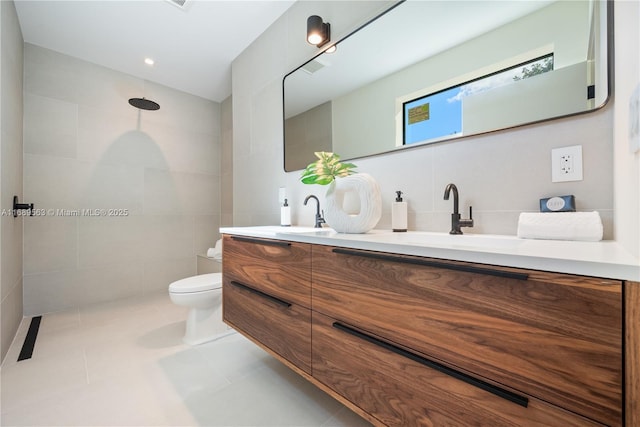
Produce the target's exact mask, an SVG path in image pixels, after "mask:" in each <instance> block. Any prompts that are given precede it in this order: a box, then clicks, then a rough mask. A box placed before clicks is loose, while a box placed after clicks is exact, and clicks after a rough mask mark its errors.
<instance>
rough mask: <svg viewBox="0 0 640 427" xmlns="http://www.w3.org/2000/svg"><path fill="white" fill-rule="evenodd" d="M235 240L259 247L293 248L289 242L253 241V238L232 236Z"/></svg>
mask: <svg viewBox="0 0 640 427" xmlns="http://www.w3.org/2000/svg"><path fill="white" fill-rule="evenodd" d="M231 238H232V239H233V240H237V241H238V242H246V243H257V244H259V245H267V246H282V247H286V246H291V243H289V242H283V241H282V240H262V239H252V238H251V237H240V236H231Z"/></svg>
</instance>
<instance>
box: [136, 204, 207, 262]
mask: <svg viewBox="0 0 640 427" xmlns="http://www.w3.org/2000/svg"><path fill="white" fill-rule="evenodd" d="M143 229H144V246H143V251H142V255H143V258H144V260H145V261H152V260H170V259H177V258H187V257H193V259H194V260H195V255H196V254H195V251H194V237H195V230H194V218H193V216H191V215H147V216H145V220H144V224H143Z"/></svg>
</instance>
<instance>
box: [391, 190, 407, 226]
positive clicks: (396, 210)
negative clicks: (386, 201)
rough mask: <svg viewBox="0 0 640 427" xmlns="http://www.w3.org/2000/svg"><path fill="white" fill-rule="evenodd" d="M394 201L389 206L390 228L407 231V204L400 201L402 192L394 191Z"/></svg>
mask: <svg viewBox="0 0 640 427" xmlns="http://www.w3.org/2000/svg"><path fill="white" fill-rule="evenodd" d="M396 194H397V197H396V201H395V202H393V203H392V204H391V228H392V229H393V231H407V202H405V201H403V200H402V191H399V190H398V191H396Z"/></svg>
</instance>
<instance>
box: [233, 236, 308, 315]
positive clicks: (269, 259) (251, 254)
mask: <svg viewBox="0 0 640 427" xmlns="http://www.w3.org/2000/svg"><path fill="white" fill-rule="evenodd" d="M223 239H224V240H223V246H222V247H223V264H222V272H223V275H224V277H225V278H229V279H230V280H235V281H237V282H239V283H242V284H245V285H247V286H250V287H252V288H254V289H258V290H260V291H262V292H265V293H267V294H269V295H273V296H275V297H278V298H281V299H284V300H286V301H289V302H291V303H295V304H300V305H302V306H304V307H307V308H310V307H311V246H310V245H309V244H304V243H295V242H286V241H283V240H269V239H257V238H253V237H242V236H228V235H225V236H224V237H223Z"/></svg>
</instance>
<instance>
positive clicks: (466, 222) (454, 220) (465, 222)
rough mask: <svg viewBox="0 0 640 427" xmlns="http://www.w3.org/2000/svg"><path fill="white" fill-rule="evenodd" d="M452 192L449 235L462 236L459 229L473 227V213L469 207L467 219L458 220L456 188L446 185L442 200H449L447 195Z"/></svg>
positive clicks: (453, 185)
mask: <svg viewBox="0 0 640 427" xmlns="http://www.w3.org/2000/svg"><path fill="white" fill-rule="evenodd" d="M451 190H453V213H452V214H451V231H450V232H449V234H462V230H460V227H473V211H472V208H471V206H469V219H460V212H459V211H458V187H456V186H455V184H449V185H447V188H445V189H444V199H445V200H449V193H450V192H451Z"/></svg>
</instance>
